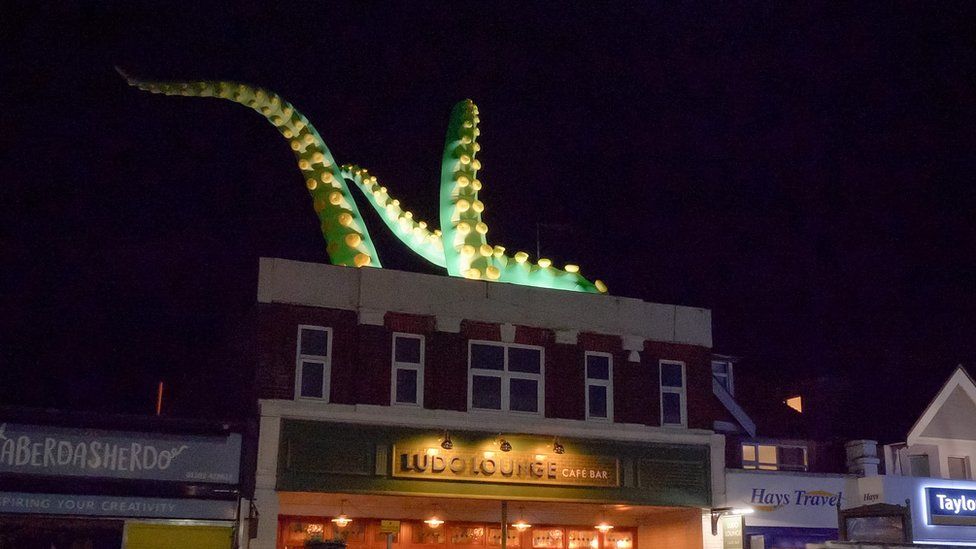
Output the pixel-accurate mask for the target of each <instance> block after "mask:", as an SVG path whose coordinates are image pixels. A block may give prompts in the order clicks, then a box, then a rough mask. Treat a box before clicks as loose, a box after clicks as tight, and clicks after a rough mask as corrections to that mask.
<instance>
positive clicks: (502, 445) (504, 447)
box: [498, 438, 512, 452]
mask: <svg viewBox="0 0 976 549" xmlns="http://www.w3.org/2000/svg"><path fill="white" fill-rule="evenodd" d="M498 449H499V450H501V451H502V452H511V451H512V443H511V442H509V441H507V440H505V439H503V438H499V439H498Z"/></svg>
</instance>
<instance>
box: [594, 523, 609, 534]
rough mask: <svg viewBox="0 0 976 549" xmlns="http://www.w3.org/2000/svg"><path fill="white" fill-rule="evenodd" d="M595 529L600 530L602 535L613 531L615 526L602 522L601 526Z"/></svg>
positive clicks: (598, 525)
mask: <svg viewBox="0 0 976 549" xmlns="http://www.w3.org/2000/svg"><path fill="white" fill-rule="evenodd" d="M595 528H596V529H597V530H599V531H600V533H601V534H606V533H607V532H609V531H610V530H613V525H612V524H608V523H607V522H606V521H604V522H601V523H600V524H597V525H596V526H595Z"/></svg>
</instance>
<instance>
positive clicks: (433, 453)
mask: <svg viewBox="0 0 976 549" xmlns="http://www.w3.org/2000/svg"><path fill="white" fill-rule="evenodd" d="M438 452H439V451H438V450H437V448H427V455H428V456H436V455H437V454H438Z"/></svg>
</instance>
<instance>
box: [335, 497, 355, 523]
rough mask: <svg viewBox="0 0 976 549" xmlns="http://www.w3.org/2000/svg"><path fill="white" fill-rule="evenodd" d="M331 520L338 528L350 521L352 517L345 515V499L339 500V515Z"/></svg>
mask: <svg viewBox="0 0 976 549" xmlns="http://www.w3.org/2000/svg"><path fill="white" fill-rule="evenodd" d="M332 522H334V523H335V525H336V526H338V527H339V528H345V527H346V526H349V523H350V522H352V519H351V518H349V516H348V515H346V500H342V501H341V502H339V516H337V517H336V518H334V519H332Z"/></svg>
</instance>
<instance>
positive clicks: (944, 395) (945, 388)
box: [906, 366, 976, 446]
mask: <svg viewBox="0 0 976 549" xmlns="http://www.w3.org/2000/svg"><path fill="white" fill-rule="evenodd" d="M956 387H960V388H962V390H963V391H964V392H965V393H966V395H968V396H969V398H971V399H972V400H973V402H976V383H974V382H973V378H971V377H969V374H968V373H966V370H964V369H963V368H962V366H959V367H957V368H956V370H955V371H954V372H952V375H951V376H949V379H947V380H946V382H945V383H944V384H943V385H942V389H940V390H939V392H938V393H937V394H936V395H935V398H933V399H932V402H930V403H929V405H928V406H927V407H926V408H925V411H924V412H923V413H922V415H921V417H919V418H918V421H916V422H915V425H913V426H912V428H911V430H910V431H908V437H907V439H906V442H907V443H908V444H909V445H910V446H911V445H914V444H919V439H921V438H923V437H922V433H923V432H925V429H926V428H928V426H929V423H931V422H932V420H933V419H934V418H935V415H936V414H938V413H939V410H941V409H942V405H943V404H945V401H946V400H947V399H948V398H949V395H951V394H952V392H953V391H954V390H955V389H956Z"/></svg>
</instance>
